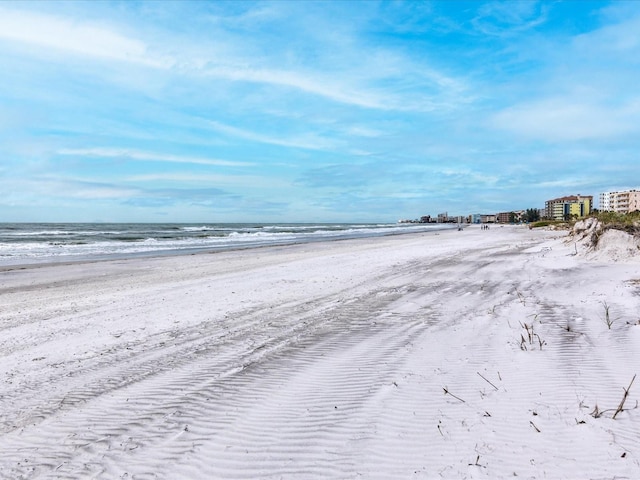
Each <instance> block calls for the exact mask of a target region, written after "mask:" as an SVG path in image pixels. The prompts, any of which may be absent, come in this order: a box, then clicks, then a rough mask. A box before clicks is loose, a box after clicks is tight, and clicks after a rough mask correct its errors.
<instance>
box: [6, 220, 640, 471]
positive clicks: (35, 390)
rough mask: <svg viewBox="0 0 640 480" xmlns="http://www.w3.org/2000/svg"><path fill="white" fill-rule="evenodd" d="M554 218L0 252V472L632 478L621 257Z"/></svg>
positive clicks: (635, 394)
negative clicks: (10, 257) (187, 247)
mask: <svg viewBox="0 0 640 480" xmlns="http://www.w3.org/2000/svg"><path fill="white" fill-rule="evenodd" d="M566 240H567V237H566V233H562V232H551V231H545V230H533V231H532V230H529V229H527V228H521V227H504V228H498V227H494V228H492V229H491V230H489V231H483V230H480V229H479V228H477V227H469V228H467V229H465V230H464V231H463V232H458V231H450V232H440V233H435V234H434V233H428V234H415V235H403V236H397V237H386V238H376V239H360V240H349V241H340V242H325V243H318V244H307V245H296V246H288V247H269V248H262V249H255V250H247V251H238V252H225V253H217V254H199V255H193V256H179V257H168V258H156V259H131V260H126V261H109V262H97V263H85V264H69V265H55V266H47V267H40V268H36V267H29V268H25V269H11V270H10V269H6V270H5V271H2V272H0V292H1V295H2V297H1V298H2V306H1V307H0V331H1V333H2V335H1V336H0V354H1V356H2V363H1V364H0V382H1V387H0V388H1V390H0V392H1V397H0V412H1V413H0V415H1V416H0V477H2V478H7V479H9V478H11V479H14V478H74V479H75V478H130V479H132V478H141V479H148V478H163V479H165V478H166V479H175V478H190V479H191V478H225V479H229V478H292V479H293V478H295V479H300V478H340V479H344V478H506V477H513V476H517V477H519V478H568V479H569V478H594V479H595V478H614V477H616V478H637V477H638V474H639V472H640V428H639V427H640V409H637V408H636V407H637V402H638V399H640V386H638V385H637V384H630V382H631V379H632V378H633V377H634V375H636V374H637V373H638V370H639V369H640V368H639V367H638V366H639V365H640V324H639V321H640V308H639V307H640V297H639V293H640V271H639V270H638V265H639V263H638V258H637V257H634V256H627V257H625V258H618V259H617V260H618V261H617V262H612V261H610V259H609V260H608V259H606V258H603V257H594V256H593V255H591V253H590V252H588V251H587V250H588V249H587V247H584V248H583V245H582V244H581V243H576V240H575V239H574V238H572V239H570V240H571V241H570V242H567V241H566ZM604 305H606V309H605V308H604ZM614 416H615V419H614Z"/></svg>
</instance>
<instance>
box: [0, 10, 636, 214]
mask: <svg viewBox="0 0 640 480" xmlns="http://www.w3.org/2000/svg"><path fill="white" fill-rule="evenodd" d="M0 72H1V73H0V221H3V222H20V221H22V222H347V221H348V222H395V221H396V220H398V219H401V218H417V217H420V216H421V215H437V214H438V213H444V212H447V213H448V214H449V215H468V214H471V213H497V212H502V211H510V210H520V209H526V208H542V207H543V206H544V202H545V200H548V199H552V198H557V197H560V196H565V195H575V194H581V195H593V196H594V197H595V199H596V206H597V196H598V194H599V193H601V192H606V191H612V190H621V189H630V188H640V161H639V157H640V154H639V152H640V2H636V1H614V2H602V1H592V2H590V1H565V2H562V1H545V2H536V1H533V0H532V1H512V2H480V1H472V2H462V1H460V2H458V1H433V2H428V1H424V2H418V1H415V2H409V1H407V2H400V1H366V0H361V1H346V0H345V1H341V0H336V1H318V2H316V1H311V0H304V1H292V0H290V1H274V2H270V1H259V2H241V1H232V2H222V1H215V2H207V1H194V2H188V1H180V2H170V1H147V2H135V1H126V2H110V1H100V2H82V1H70V2H57V1H48V2H35V1H34V2H29V1H19V2H11V1H4V2H1V3H0Z"/></svg>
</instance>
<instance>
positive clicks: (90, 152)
mask: <svg viewBox="0 0 640 480" xmlns="http://www.w3.org/2000/svg"><path fill="white" fill-rule="evenodd" d="M57 153H58V154H60V155H72V156H82V157H104V158H127V159H130V160H139V161H151V162H170V163H190V164H197V165H214V166H222V167H250V166H253V165H255V164H254V163H251V162H236V161H231V160H219V159H212V158H201V157H188V156H184V155H167V154H162V153H154V152H143V151H140V150H130V149H118V148H84V149H73V148H69V149H62V150H59V151H58V152H57Z"/></svg>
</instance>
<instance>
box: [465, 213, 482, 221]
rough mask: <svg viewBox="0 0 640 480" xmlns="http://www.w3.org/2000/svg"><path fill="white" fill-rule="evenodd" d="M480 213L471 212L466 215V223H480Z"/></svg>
mask: <svg viewBox="0 0 640 480" xmlns="http://www.w3.org/2000/svg"><path fill="white" fill-rule="evenodd" d="M481 222H482V215H481V214H480V213H472V214H471V215H469V217H467V223H481Z"/></svg>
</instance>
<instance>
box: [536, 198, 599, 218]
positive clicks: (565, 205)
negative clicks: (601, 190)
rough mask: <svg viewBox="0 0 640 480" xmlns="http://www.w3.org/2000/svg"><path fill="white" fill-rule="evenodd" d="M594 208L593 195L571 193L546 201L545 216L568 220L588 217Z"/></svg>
mask: <svg viewBox="0 0 640 480" xmlns="http://www.w3.org/2000/svg"><path fill="white" fill-rule="evenodd" d="M592 210H593V196H591V195H587V196H583V195H580V194H578V195H570V196H567V197H560V198H554V199H553V200H547V201H546V202H545V203H544V211H545V213H544V216H545V217H546V218H550V219H552V220H568V219H570V218H572V217H575V218H582V217H586V216H587V215H589V214H590V213H591V211H592Z"/></svg>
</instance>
